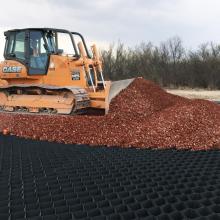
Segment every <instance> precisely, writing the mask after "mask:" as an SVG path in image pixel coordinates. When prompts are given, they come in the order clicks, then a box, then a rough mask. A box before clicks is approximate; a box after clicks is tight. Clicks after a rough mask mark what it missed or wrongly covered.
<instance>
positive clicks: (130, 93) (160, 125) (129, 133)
mask: <svg viewBox="0 0 220 220" xmlns="http://www.w3.org/2000/svg"><path fill="white" fill-rule="evenodd" d="M4 128H8V129H9V130H10V131H11V133H12V134H14V135H17V136H22V137H26V138H33V139H40V140H48V141H57V142H64V143H79V144H90V145H108V146H121V147H138V148H148V147H153V148H177V149H192V150H202V149H212V148H220V106H218V105H217V104H214V103H212V102H209V101H204V100H189V99H185V98H182V97H179V96H175V95H172V94H168V93H167V92H165V91H164V90H163V89H161V88H160V87H159V86H157V85H156V84H154V83H153V82H150V81H147V80H144V79H140V78H138V79H136V80H135V81H134V82H133V83H132V84H131V85H130V86H129V87H128V88H126V89H125V90H123V91H122V92H121V93H120V94H119V95H118V96H117V97H115V98H114V99H113V100H112V102H111V105H110V111H109V114H108V115H106V116H46V115H43V116H35V115H23V114H5V113H1V114H0V130H3V129H4Z"/></svg>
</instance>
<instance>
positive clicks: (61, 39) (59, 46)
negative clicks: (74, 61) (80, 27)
mask: <svg viewBox="0 0 220 220" xmlns="http://www.w3.org/2000/svg"><path fill="white" fill-rule="evenodd" d="M45 39H46V41H47V45H48V51H49V52H50V53H58V54H62V55H67V56H79V55H80V51H79V48H78V46H77V45H78V43H79V42H82V43H83V46H84V49H85V51H86V54H87V56H88V57H92V56H91V52H90V51H88V49H87V47H86V44H85V41H84V39H83V37H82V36H81V35H80V34H78V33H75V32H73V33H72V35H70V33H69V32H59V31H57V32H55V31H47V32H46V33H45Z"/></svg>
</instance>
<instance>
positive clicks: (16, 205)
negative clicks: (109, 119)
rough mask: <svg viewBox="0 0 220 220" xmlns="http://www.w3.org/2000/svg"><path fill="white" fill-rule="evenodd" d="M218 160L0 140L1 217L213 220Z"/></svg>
mask: <svg viewBox="0 0 220 220" xmlns="http://www.w3.org/2000/svg"><path fill="white" fill-rule="evenodd" d="M219 161H220V151H217V150H214V151H200V152H190V151H176V150H149V149H147V150H139V149H121V148H116V147H112V148H111V147H89V146H86V145H64V144H56V143H48V142H39V141H31V140H25V139H20V138H16V137H10V136H0V164H1V172H0V192H1V193H0V219H1V220H4V219H7V220H8V219H16V220H17V219H42V220H43V219H125V220H130V219H159V220H161V219H172V220H173V219H174V220H181V219H219V218H220V172H219V168H220V163H219Z"/></svg>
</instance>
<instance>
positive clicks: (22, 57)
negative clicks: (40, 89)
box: [4, 28, 91, 75]
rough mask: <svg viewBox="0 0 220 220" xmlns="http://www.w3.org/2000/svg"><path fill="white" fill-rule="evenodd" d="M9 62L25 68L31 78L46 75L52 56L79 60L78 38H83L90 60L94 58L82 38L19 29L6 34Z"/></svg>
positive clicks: (73, 34) (60, 32) (56, 31)
mask: <svg viewBox="0 0 220 220" xmlns="http://www.w3.org/2000/svg"><path fill="white" fill-rule="evenodd" d="M5 36H6V45H5V51H4V57H5V59H6V60H16V61H18V62H20V63H22V64H23V65H25V66H26V68H27V70H28V75H45V74H47V71H48V65H49V60H50V55H52V54H54V55H66V56H72V57H75V58H79V57H80V50H79V49H78V47H77V45H76V42H75V37H78V38H80V40H81V42H82V45H83V47H84V48H83V50H85V52H86V56H87V58H91V55H90V54H89V51H88V49H87V46H86V44H85V40H84V38H83V36H82V35H81V34H79V33H77V32H69V31H67V30H61V29H48V28H43V29H42V28H41V29H19V30H10V31H7V32H5Z"/></svg>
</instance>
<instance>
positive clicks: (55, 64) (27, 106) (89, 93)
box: [0, 28, 133, 115]
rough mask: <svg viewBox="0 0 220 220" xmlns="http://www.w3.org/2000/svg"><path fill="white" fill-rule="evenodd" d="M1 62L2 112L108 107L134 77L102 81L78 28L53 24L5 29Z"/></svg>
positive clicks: (93, 49)
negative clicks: (57, 26) (72, 28)
mask: <svg viewBox="0 0 220 220" xmlns="http://www.w3.org/2000/svg"><path fill="white" fill-rule="evenodd" d="M4 35H5V39H6V41H5V49H4V58H5V60H4V61H2V62H1V63H0V111H6V112H24V113H35V114H41V113H46V114H66V115H72V114H80V113H81V112H86V111H87V110H88V109H100V110H103V111H104V112H105V113H107V112H108V110H109V104H110V102H111V100H112V99H113V98H114V97H115V96H116V95H117V94H118V93H119V92H120V91H121V90H123V89H125V88H126V87H127V86H128V85H129V84H130V83H131V82H132V81H133V79H127V80H121V81H115V82H111V81H106V80H105V79H104V76H103V68H102V60H101V58H100V55H99V52H98V49H97V47H96V45H95V44H94V45H92V46H91V47H90V48H88V47H87V45H86V42H85V39H84V37H83V36H82V35H81V34H80V33H78V32H72V31H68V30H64V29H55V28H26V29H13V30H8V31H6V32H4Z"/></svg>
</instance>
